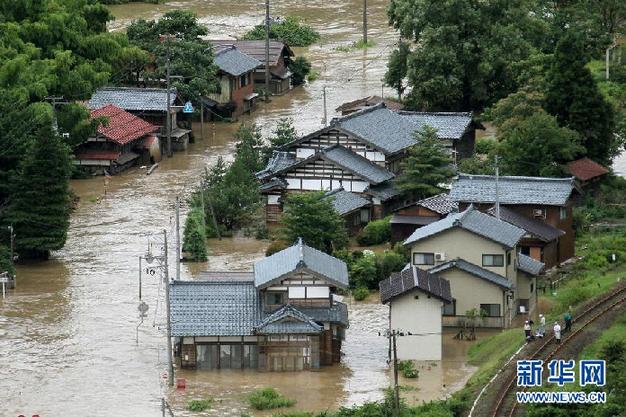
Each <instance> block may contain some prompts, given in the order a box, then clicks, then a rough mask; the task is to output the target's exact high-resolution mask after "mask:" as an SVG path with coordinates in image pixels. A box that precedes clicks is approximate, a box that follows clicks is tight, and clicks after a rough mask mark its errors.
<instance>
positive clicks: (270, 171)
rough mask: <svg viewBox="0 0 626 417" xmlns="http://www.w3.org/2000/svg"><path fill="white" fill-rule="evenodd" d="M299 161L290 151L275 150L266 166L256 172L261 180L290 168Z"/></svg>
mask: <svg viewBox="0 0 626 417" xmlns="http://www.w3.org/2000/svg"><path fill="white" fill-rule="evenodd" d="M298 162H299V161H298V160H297V159H296V158H295V157H294V156H293V155H292V154H290V153H289V152H280V151H274V152H273V153H272V156H271V157H270V159H269V161H267V165H266V167H265V168H264V169H263V170H262V171H259V172H257V173H256V177H257V178H258V179H260V180H266V179H268V178H271V177H273V176H274V174H276V173H277V172H279V171H282V170H284V169H287V168H289V167H290V166H292V165H295V164H297V163H298Z"/></svg>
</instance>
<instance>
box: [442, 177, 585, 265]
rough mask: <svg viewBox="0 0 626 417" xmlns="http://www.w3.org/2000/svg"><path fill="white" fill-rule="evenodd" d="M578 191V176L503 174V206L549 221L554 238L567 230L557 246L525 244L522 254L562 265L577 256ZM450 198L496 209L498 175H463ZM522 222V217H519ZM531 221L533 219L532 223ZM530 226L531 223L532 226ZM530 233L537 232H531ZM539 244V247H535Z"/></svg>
mask: <svg viewBox="0 0 626 417" xmlns="http://www.w3.org/2000/svg"><path fill="white" fill-rule="evenodd" d="M579 194H580V192H579V191H578V188H577V185H576V182H575V179H574V178H573V177H570V178H543V177H514V176H501V177H500V178H499V180H498V197H499V201H500V206H501V207H506V208H508V209H509V210H511V211H513V212H515V213H517V214H518V215H521V216H524V217H526V218H529V219H532V220H534V221H538V222H541V223H545V224H547V225H549V226H551V227H552V229H551V231H552V232H553V233H551V234H550V235H549V236H546V237H550V238H551V239H552V238H554V236H555V234H557V233H559V234H560V232H556V231H555V230H554V229H558V230H560V231H563V232H564V233H562V234H560V235H559V236H558V238H555V239H556V242H555V248H554V250H552V249H549V248H548V249H549V251H548V249H545V250H544V249H541V250H540V249H539V248H545V245H544V246H541V245H539V246H537V245H531V244H530V241H528V244H527V245H522V247H521V250H522V253H524V254H527V255H529V256H531V257H533V258H535V259H536V260H538V261H540V262H544V263H546V265H548V266H549V267H551V266H554V265H558V264H560V263H561V262H564V261H566V260H568V259H570V258H571V257H573V256H574V244H575V236H574V227H573V213H572V210H573V207H574V205H575V201H576V198H577V196H578V195H579ZM450 199H451V200H453V201H456V202H458V203H459V209H460V210H463V209H465V208H466V207H468V206H469V205H470V204H473V205H474V206H475V207H477V208H478V209H480V210H482V211H488V210H490V209H492V207H493V206H494V204H495V201H496V184H495V177H494V176H491V175H469V174H459V176H458V178H457V179H456V180H455V181H454V182H453V183H452V188H451V190H450ZM517 222H519V220H517ZM529 224H530V222H529ZM529 227H530V226H529ZM528 232H529V233H530V234H532V233H533V231H531V230H529V231H528ZM533 247H535V248H536V249H532V248H533Z"/></svg>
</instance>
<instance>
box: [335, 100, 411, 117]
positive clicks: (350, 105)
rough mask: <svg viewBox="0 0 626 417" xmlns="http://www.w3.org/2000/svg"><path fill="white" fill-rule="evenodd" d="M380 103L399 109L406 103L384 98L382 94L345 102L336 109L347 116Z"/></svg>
mask: <svg viewBox="0 0 626 417" xmlns="http://www.w3.org/2000/svg"><path fill="white" fill-rule="evenodd" d="M380 103H385V107H387V108H388V109H389V110H394V111H398V110H402V109H404V105H403V104H402V103H400V102H398V101H393V100H387V99H383V98H382V97H380V96H367V97H363V98H360V99H357V100H354V101H349V102H347V103H343V104H342V105H341V106H339V107H337V108H336V109H335V111H336V112H337V113H341V115H342V116H347V115H349V114H352V113H354V112H357V111H360V110H363V109H365V108H368V107H372V106H375V105H377V104H380Z"/></svg>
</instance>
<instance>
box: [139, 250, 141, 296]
mask: <svg viewBox="0 0 626 417" xmlns="http://www.w3.org/2000/svg"><path fill="white" fill-rule="evenodd" d="M139 301H141V256H140V257H139Z"/></svg>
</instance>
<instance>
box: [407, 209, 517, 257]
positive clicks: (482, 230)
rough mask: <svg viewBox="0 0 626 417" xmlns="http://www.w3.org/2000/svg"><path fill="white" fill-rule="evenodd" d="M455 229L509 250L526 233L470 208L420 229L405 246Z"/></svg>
mask: <svg viewBox="0 0 626 417" xmlns="http://www.w3.org/2000/svg"><path fill="white" fill-rule="evenodd" d="M454 227H460V228H462V229H464V230H467V231H470V232H472V233H475V234H477V235H479V236H483V237H485V238H487V239H490V240H492V241H494V242H497V243H500V244H501V245H504V246H506V247H507V248H513V247H514V246H515V245H516V244H517V242H518V241H519V240H520V239H521V238H522V236H524V233H525V232H524V230H523V229H520V228H519V227H517V226H513V225H512V224H510V223H507V222H505V221H502V220H498V219H496V218H495V217H493V216H490V215H488V214H485V213H482V212H480V211H479V210H476V209H475V208H474V207H473V206H470V207H468V208H467V209H466V210H465V211H463V212H461V213H452V214H449V215H448V216H447V217H445V218H443V219H441V220H439V221H437V222H435V223H431V224H429V225H426V226H424V227H420V228H419V229H417V230H415V232H413V234H412V235H411V236H409V237H408V239H407V240H406V241H405V242H404V244H405V245H410V244H412V243H414V242H417V241H418V240H422V239H425V238H428V237H430V236H433V235H436V234H438V233H441V232H443V231H445V230H449V229H452V228H454Z"/></svg>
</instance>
